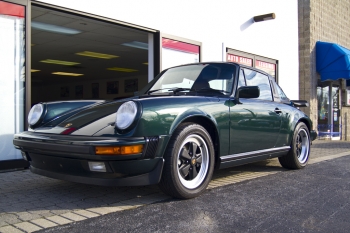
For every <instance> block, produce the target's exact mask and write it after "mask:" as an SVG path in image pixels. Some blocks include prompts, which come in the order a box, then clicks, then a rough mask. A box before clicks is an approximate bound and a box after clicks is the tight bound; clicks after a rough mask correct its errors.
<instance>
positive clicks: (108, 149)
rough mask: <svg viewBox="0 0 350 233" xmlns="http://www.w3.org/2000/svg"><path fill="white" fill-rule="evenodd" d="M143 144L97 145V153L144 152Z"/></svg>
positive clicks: (123, 153)
mask: <svg viewBox="0 0 350 233" xmlns="http://www.w3.org/2000/svg"><path fill="white" fill-rule="evenodd" d="M142 150H143V145H132V146H96V147H95V153H96V154H97V155H130V154H139V153H142Z"/></svg>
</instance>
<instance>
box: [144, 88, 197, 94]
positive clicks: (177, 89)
mask: <svg viewBox="0 0 350 233" xmlns="http://www.w3.org/2000/svg"><path fill="white" fill-rule="evenodd" d="M161 90H169V91H172V92H174V94H175V93H176V92H179V91H189V90H191V89H190V88H182V87H172V88H162V89H157V90H151V91H148V92H147V94H151V93H153V92H156V91H161Z"/></svg>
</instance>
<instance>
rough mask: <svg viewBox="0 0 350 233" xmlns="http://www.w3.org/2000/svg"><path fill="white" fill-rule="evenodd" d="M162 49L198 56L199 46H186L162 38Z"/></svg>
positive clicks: (185, 44)
mask: <svg viewBox="0 0 350 233" xmlns="http://www.w3.org/2000/svg"><path fill="white" fill-rule="evenodd" d="M162 46H163V48H167V49H173V50H178V51H182V52H187V53H194V54H199V46H198V45H193V44H187V43H184V42H181V41H177V40H171V39H167V38H162Z"/></svg>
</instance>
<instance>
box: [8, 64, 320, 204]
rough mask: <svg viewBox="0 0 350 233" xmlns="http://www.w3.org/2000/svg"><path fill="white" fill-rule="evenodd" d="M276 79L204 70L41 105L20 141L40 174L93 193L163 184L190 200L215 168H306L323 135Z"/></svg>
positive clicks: (251, 72) (173, 72) (245, 70)
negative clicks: (270, 164) (96, 188)
mask: <svg viewBox="0 0 350 233" xmlns="http://www.w3.org/2000/svg"><path fill="white" fill-rule="evenodd" d="M303 106H307V102H306V101H302V100H290V99H289V98H288V97H287V96H286V95H285V94H284V92H283V91H282V89H281V88H280V86H279V85H278V84H277V83H276V82H275V79H274V78H273V77H271V76H270V75H269V74H267V73H265V72H263V71H261V70H258V69H255V68H252V67H248V66H244V65H241V64H236V63H229V62H228V63H226V62H207V63H206V62H205V63H195V64H187V65H181V66H177V67H172V68H169V69H166V70H164V71H162V72H161V73H160V74H159V75H158V76H157V77H155V78H154V79H153V80H152V81H151V82H150V83H148V85H147V86H146V87H145V88H144V89H143V90H141V91H139V92H138V93H136V95H135V96H134V97H131V98H127V99H120V100H110V101H107V100H106V101H102V100H81V101H79V100H75V101H56V102H43V103H38V104H36V105H34V106H33V107H32V108H31V110H30V112H29V115H28V124H29V130H28V131H26V132H22V133H19V134H16V135H15V137H14V140H13V143H14V146H15V147H16V148H17V149H19V150H21V152H22V155H23V158H24V159H25V160H27V161H29V163H30V170H31V171H32V172H33V173H36V174H39V175H43V176H47V177H51V178H56V179H61V180H67V181H72V182H80V183H86V184H94V185H107V186H130V185H132V186H133V185H151V184H159V187H160V188H161V190H162V191H163V192H165V193H166V194H168V195H171V196H173V197H176V198H182V199H188V198H193V197H196V196H198V195H200V194H202V193H203V192H204V191H205V190H206V188H207V186H208V184H209V182H210V180H211V177H212V175H213V172H214V171H215V170H216V169H222V168H227V167H231V166H238V165H242V164H246V163H252V162H256V161H260V160H266V159H269V158H274V157H278V159H279V162H280V164H281V165H282V166H283V167H285V168H289V169H301V168H304V167H305V166H306V165H307V163H308V160H309V155H310V144H311V141H312V140H314V139H315V138H316V136H317V133H316V131H315V130H313V125H312V122H311V120H310V118H309V117H308V116H307V115H306V114H305V113H303V112H302V111H301V110H299V107H303Z"/></svg>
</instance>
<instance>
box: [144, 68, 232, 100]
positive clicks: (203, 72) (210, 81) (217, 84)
mask: <svg viewBox="0 0 350 233" xmlns="http://www.w3.org/2000/svg"><path fill="white" fill-rule="evenodd" d="M235 69H236V67H235V66H232V65H229V64H193V65H186V66H180V67H174V68H169V69H168V70H165V71H163V72H162V73H161V74H160V75H161V76H160V78H159V79H158V80H157V81H156V82H155V83H154V85H153V87H152V88H151V89H150V91H151V93H155V94H159V93H167V92H168V93H169V92H172V90H171V89H174V88H175V89H176V88H181V89H186V90H181V91H187V92H190V91H191V92H197V94H206V93H212V92H210V91H217V92H218V93H221V94H222V95H230V94H231V92H232V83H233V79H234V74H235Z"/></svg>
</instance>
